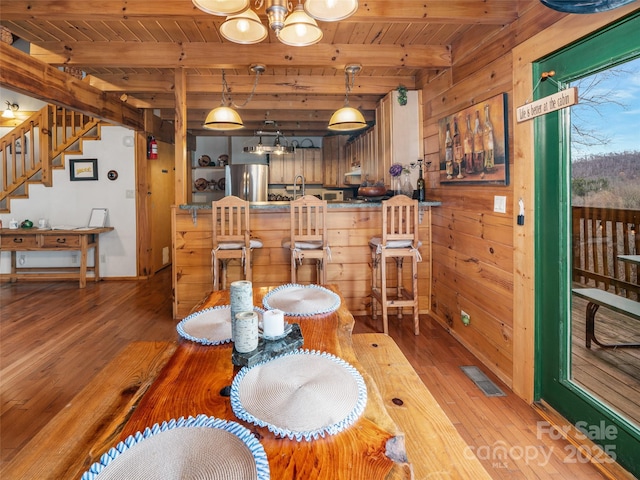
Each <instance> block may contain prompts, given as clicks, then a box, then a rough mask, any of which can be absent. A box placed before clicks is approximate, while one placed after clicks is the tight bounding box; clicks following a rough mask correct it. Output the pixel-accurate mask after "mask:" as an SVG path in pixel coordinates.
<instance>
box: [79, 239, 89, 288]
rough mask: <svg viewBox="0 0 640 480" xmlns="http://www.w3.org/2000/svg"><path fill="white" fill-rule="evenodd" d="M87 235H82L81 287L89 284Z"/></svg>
mask: <svg viewBox="0 0 640 480" xmlns="http://www.w3.org/2000/svg"><path fill="white" fill-rule="evenodd" d="M88 243H89V242H88V240H87V235H80V288H85V287H86V286H87V250H88V248H87V245H88Z"/></svg>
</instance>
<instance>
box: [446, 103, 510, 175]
mask: <svg viewBox="0 0 640 480" xmlns="http://www.w3.org/2000/svg"><path fill="white" fill-rule="evenodd" d="M438 139H439V140H438V141H439V145H440V183H441V184H452V185H456V184H467V185H468V184H476V185H482V184H486V185H508V184H509V148H508V145H507V139H508V131H507V94H506V93H501V94H500V95H496V96H495V97H492V98H489V99H488V100H485V101H484V102H481V103H478V104H475V105H472V106H471V107H468V108H465V109H464V110H461V111H459V112H456V113H454V114H452V115H449V116H447V117H445V118H442V119H440V121H439V122H438Z"/></svg>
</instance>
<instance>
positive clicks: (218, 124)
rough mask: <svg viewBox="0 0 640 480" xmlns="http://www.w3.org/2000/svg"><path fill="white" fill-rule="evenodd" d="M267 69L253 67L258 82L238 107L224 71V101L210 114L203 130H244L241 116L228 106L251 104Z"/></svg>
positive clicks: (257, 66)
mask: <svg viewBox="0 0 640 480" xmlns="http://www.w3.org/2000/svg"><path fill="white" fill-rule="evenodd" d="M265 68H266V67H265V66H264V65H253V66H252V67H251V71H252V72H254V73H255V74H256V80H255V82H254V84H253V89H252V90H251V94H250V95H249V97H248V98H247V100H245V102H244V103H243V104H242V105H236V104H235V103H233V100H232V99H231V95H230V94H229V85H228V84H227V79H226V77H225V73H224V70H222V99H221V101H220V106H219V107H216V108H214V109H213V110H211V111H210V112H209V114H208V115H207V118H206V119H205V121H204V123H203V124H202V128H206V129H207V130H238V129H240V128H244V123H243V122H242V118H241V117H240V114H239V113H238V112H236V111H235V110H234V109H233V108H231V107H229V106H227V104H231V105H233V106H235V107H244V106H245V105H246V104H247V103H249V101H250V100H251V98H252V97H253V94H254V93H255V91H256V87H257V86H258V79H259V78H260V74H261V73H264V71H265Z"/></svg>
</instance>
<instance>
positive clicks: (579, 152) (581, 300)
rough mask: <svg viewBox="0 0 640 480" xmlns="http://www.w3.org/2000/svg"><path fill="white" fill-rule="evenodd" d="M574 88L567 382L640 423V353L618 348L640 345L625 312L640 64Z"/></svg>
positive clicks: (638, 160)
mask: <svg viewBox="0 0 640 480" xmlns="http://www.w3.org/2000/svg"><path fill="white" fill-rule="evenodd" d="M571 86H577V87H578V96H579V104H578V105H575V106H573V107H571V112H570V118H571V127H570V134H571V142H570V155H571V204H572V232H571V235H572V248H571V250H572V252H571V254H572V255H573V258H572V259H568V260H569V261H570V262H572V263H571V264H572V267H573V269H572V281H573V284H572V287H573V288H574V289H579V290H577V291H576V290H574V294H573V295H572V307H571V310H572V312H571V318H572V321H571V349H570V351H571V358H570V374H569V378H570V379H571V380H572V381H573V382H574V383H576V384H577V385H579V386H580V387H582V388H583V389H585V390H587V391H588V392H589V393H590V394H592V395H593V396H594V397H595V398H597V399H599V400H600V401H602V402H603V403H604V404H606V405H607V406H609V407H611V408H613V409H614V410H616V411H617V412H619V413H621V414H622V415H623V416H625V417H627V418H628V419H629V420H630V421H631V422H633V423H635V424H637V425H640V348H632V347H628V346H620V344H625V343H627V344H628V343H635V344H640V323H639V320H638V319H637V318H633V314H631V315H630V314H625V313H621V311H625V310H627V311H628V310H631V311H633V310H635V311H636V312H637V310H638V304H637V302H639V301H640V297H639V295H640V287H639V282H638V272H639V269H640V265H638V263H640V232H638V228H639V221H640V59H635V60H633V61H630V62H627V63H625V64H622V65H618V66H616V67H614V68H610V69H608V70H605V71H602V72H599V73H596V74H594V75H590V76H588V77H585V78H582V79H580V80H578V81H575V82H573V83H572V85H571ZM637 232H638V233H637ZM583 289H593V290H583ZM578 292H580V293H578ZM603 294H604V298H601V297H602V295H603ZM590 301H591V303H590ZM598 302H604V304H602V305H601V306H598ZM616 310H620V311H616ZM637 315H638V314H637V313H636V316H637ZM589 318H591V319H592V320H594V321H593V323H594V335H593V336H592V335H590V334H589V333H588V332H589V330H590V326H589V325H588V324H589V323H590V322H589ZM609 345H616V346H615V347H610V346H609Z"/></svg>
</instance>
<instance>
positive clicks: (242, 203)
mask: <svg viewBox="0 0 640 480" xmlns="http://www.w3.org/2000/svg"><path fill="white" fill-rule="evenodd" d="M211 209H212V212H213V237H212V240H213V248H212V250H211V269H212V276H213V289H214V290H220V286H221V285H222V290H226V288H227V273H228V266H229V262H230V261H231V260H233V259H237V260H239V261H240V265H241V268H242V272H243V276H244V280H249V281H251V280H252V268H251V252H252V250H253V249H255V248H261V247H262V241H261V240H260V239H258V238H251V231H250V224H249V219H250V217H249V202H247V201H246V200H242V199H241V198H238V197H234V196H227V197H224V198H222V199H221V200H216V201H213V202H212V203H211Z"/></svg>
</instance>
